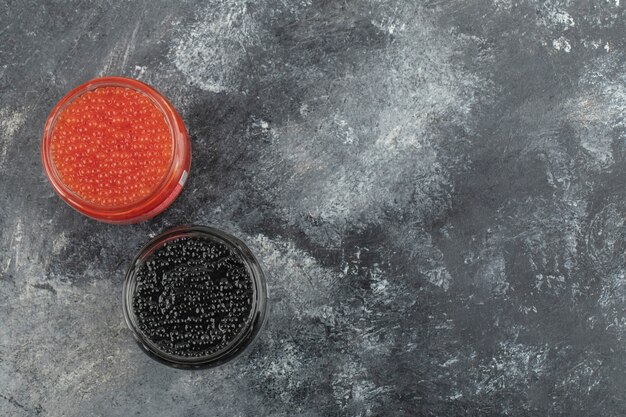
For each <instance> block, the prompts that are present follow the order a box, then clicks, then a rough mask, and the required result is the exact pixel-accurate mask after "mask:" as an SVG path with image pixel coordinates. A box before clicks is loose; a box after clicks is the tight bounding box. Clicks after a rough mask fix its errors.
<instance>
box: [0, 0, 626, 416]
mask: <svg viewBox="0 0 626 417" xmlns="http://www.w3.org/2000/svg"><path fill="white" fill-rule="evenodd" d="M625 15H626V13H625V5H624V4H620V0H611V1H600V0H598V1H566V0H563V1H558V0H553V1H547V2H545V1H538V2H532V1H522V0H515V1H514V0H471V1H452V0H429V1H409V0H405V1H403V0H393V1H376V0H358V1H352V0H346V1H339V0H337V1H319V0H297V1H287V0H265V1H259V2H252V1H243V0H223V1H217V0H210V1H200V0H189V1H180V2H172V1H154V0H152V1H147V0H146V1H143V2H142V1H132V2H131V1H113V0H98V1H32V0H22V1H6V0H0V198H1V199H2V200H1V204H0V415H2V416H17V417H19V416H36V415H42V416H81V417H85V416H135V415H137V416H180V417H189V416H229V417H230V416H261V415H263V416H307V417H313V416H500V415H509V416H542V417H543V416H557V415H563V416H623V415H625V414H626V389H625V388H626V386H625V383H626V278H625V277H624V267H625V266H626V256H625V251H626V225H625V215H626V201H625V199H624V197H625V195H624V194H625V191H626V190H625V187H624V185H625V181H624V178H625V177H624V174H625V171H626V119H625V117H626V60H625V59H624V53H625V49H624V47H625V44H624V43H625V38H626V36H625V35H626V20H625V17H626V16H625ZM101 75H123V76H129V77H134V78H138V79H140V80H142V81H144V82H147V83H149V84H151V85H153V86H154V87H155V88H157V89H158V90H160V91H161V92H162V93H163V94H165V95H166V96H167V97H168V98H169V99H170V100H171V101H172V102H173V103H174V105H175V106H176V107H177V108H178V110H179V111H180V113H181V115H182V117H183V119H184V120H185V122H186V124H187V126H188V129H189V132H190V137H191V141H192V145H193V162H192V169H191V175H190V178H189V182H188V183H187V185H186V187H185V189H184V190H183V193H182V194H181V196H180V197H179V198H178V199H177V200H176V201H175V202H174V204H173V205H172V206H171V207H170V208H169V209H168V210H167V211H166V212H165V213H164V214H162V215H161V216H159V217H158V218H156V219H154V220H152V221H149V222H146V223H143V224H139V225H134V226H111V225H106V224H101V223H97V222H95V221H92V220H89V219H87V218H85V217H82V216H81V215H79V214H77V213H75V212H74V211H72V210H71V209H70V208H69V207H68V206H66V205H65V204H64V203H63V202H62V201H61V200H60V199H59V198H58V197H57V196H56V195H55V194H54V192H53V190H52V188H51V186H50V185H49V184H48V182H47V180H46V178H45V176H44V174H43V171H42V166H41V163H40V159H39V142H40V137H41V133H42V128H43V124H44V121H45V118H46V116H47V115H48V112H49V111H50V109H51V108H52V106H53V105H54V104H55V103H56V101H57V100H58V99H59V98H60V97H61V96H62V95H63V94H64V93H65V92H67V91H68V90H69V89H71V88H72V87H74V86H76V85H78V84H79V83H82V82H84V81H86V80H88V79H90V78H93V77H97V76H101ZM185 223H196V224H207V225H214V226H216V227H219V228H222V229H224V230H226V231H228V232H231V233H233V234H235V235H237V236H239V237H241V238H242V239H243V240H244V241H246V242H247V243H248V244H249V246H250V247H251V248H252V250H253V251H254V252H255V253H256V254H257V255H258V257H259V259H260V260H261V262H262V264H263V266H264V268H265V271H266V273H267V275H268V279H269V287H270V292H271V315H270V319H269V322H268V326H267V327H266V328H265V330H264V332H263V333H262V335H261V336H260V339H259V340H258V342H257V343H256V344H255V346H254V347H253V348H252V349H251V351H250V352H249V354H248V355H247V356H245V357H242V358H240V359H239V360H238V361H236V362H234V363H231V364H229V365H227V366H225V367H223V368H219V369H213V370H206V371H199V372H189V371H180V370H174V369H170V368H168V367H165V366H163V365H160V364H158V363H157V362H154V361H152V360H151V359H149V358H148V357H147V356H146V355H145V354H144V353H142V352H141V350H140V349H139V348H138V347H137V346H136V345H135V344H134V342H133V340H132V337H131V335H130V332H129V331H128V330H127V329H126V327H125V324H124V321H123V317H122V310H121V289H122V282H123V278H124V273H125V270H126V268H127V266H128V265H129V263H130V261H131V259H132V257H133V256H134V254H135V253H136V252H137V250H138V249H139V248H140V247H141V245H142V244H143V243H145V242H146V241H147V240H148V239H149V237H151V236H154V235H155V234H157V233H159V232H161V231H163V230H164V229H166V228H168V227H170V226H173V225H179V224H185Z"/></svg>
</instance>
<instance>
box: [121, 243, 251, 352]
mask: <svg viewBox="0 0 626 417" xmlns="http://www.w3.org/2000/svg"><path fill="white" fill-rule="evenodd" d="M135 279H136V287H135V291H134V294H133V296H132V309H133V312H134V315H135V317H136V321H137V327H138V329H139V330H140V331H141V332H142V333H143V334H144V335H145V336H146V337H147V338H148V339H149V340H150V341H151V342H152V343H154V344H155V345H156V346H157V347H158V348H159V349H160V350H162V351H163V352H166V353H168V354H171V355H176V356H179V357H189V358H194V357H202V356H207V355H212V354H214V353H216V352H219V351H221V350H223V349H225V348H227V347H228V346H229V344H230V343H231V342H233V341H234V340H235V339H236V338H237V336H238V335H240V333H241V332H242V331H243V330H245V328H246V327H247V326H248V325H249V322H250V320H251V319H252V317H251V316H252V310H253V299H254V283H253V279H252V277H251V275H250V271H249V270H248V268H247V267H246V264H245V262H244V260H243V259H242V258H241V256H240V255H239V254H238V253H236V252H235V251H233V250H232V249H230V248H229V247H227V246H226V245H224V244H223V243H220V242H218V241H215V240H212V239H208V238H204V237H200V236H184V237H177V238H174V239H173V240H169V241H167V242H166V243H164V244H163V245H162V246H160V247H157V248H156V249H155V250H154V251H153V252H152V253H151V254H150V255H149V256H148V258H147V259H145V261H144V262H143V263H142V264H141V265H140V266H139V267H138V269H137V271H136V273H135Z"/></svg>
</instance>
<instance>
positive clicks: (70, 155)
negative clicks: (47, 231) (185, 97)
mask: <svg viewBox="0 0 626 417" xmlns="http://www.w3.org/2000/svg"><path fill="white" fill-rule="evenodd" d="M50 145H51V157H52V163H53V165H54V168H55V170H56V172H57V175H58V177H59V179H60V180H61V182H63V184H64V185H65V186H66V187H67V188H68V189H69V190H71V191H72V192H74V193H75V194H76V195H78V196H79V197H80V198H81V199H83V200H84V201H86V202H88V203H91V204H94V205H98V206H103V207H109V208H114V207H123V206H127V205H131V204H134V203H137V202H139V201H141V200H143V199H144V198H146V197H148V196H149V195H151V194H152V193H154V192H155V190H156V189H157V188H158V187H159V186H160V185H161V184H162V182H163V180H164V178H165V177H166V175H167V173H168V170H169V168H170V163H171V160H172V153H173V143H172V134H171V132H170V128H169V126H168V124H167V121H166V120H165V117H164V115H163V113H162V112H161V110H159V108H158V107H157V106H156V105H155V104H154V103H153V102H152V100H151V99H150V98H148V97H147V96H145V95H144V94H142V93H140V92H138V91H135V90H132V89H130V88H125V87H117V86H111V87H99V88H96V89H94V90H92V91H88V92H85V93H84V94H81V95H80V96H78V97H77V98H75V99H74V100H72V101H71V102H70V103H68V104H67V105H66V106H65V108H64V109H63V110H62V111H61V112H60V114H59V115H58V118H57V120H56V123H55V125H54V129H53V131H52V134H51V141H50Z"/></svg>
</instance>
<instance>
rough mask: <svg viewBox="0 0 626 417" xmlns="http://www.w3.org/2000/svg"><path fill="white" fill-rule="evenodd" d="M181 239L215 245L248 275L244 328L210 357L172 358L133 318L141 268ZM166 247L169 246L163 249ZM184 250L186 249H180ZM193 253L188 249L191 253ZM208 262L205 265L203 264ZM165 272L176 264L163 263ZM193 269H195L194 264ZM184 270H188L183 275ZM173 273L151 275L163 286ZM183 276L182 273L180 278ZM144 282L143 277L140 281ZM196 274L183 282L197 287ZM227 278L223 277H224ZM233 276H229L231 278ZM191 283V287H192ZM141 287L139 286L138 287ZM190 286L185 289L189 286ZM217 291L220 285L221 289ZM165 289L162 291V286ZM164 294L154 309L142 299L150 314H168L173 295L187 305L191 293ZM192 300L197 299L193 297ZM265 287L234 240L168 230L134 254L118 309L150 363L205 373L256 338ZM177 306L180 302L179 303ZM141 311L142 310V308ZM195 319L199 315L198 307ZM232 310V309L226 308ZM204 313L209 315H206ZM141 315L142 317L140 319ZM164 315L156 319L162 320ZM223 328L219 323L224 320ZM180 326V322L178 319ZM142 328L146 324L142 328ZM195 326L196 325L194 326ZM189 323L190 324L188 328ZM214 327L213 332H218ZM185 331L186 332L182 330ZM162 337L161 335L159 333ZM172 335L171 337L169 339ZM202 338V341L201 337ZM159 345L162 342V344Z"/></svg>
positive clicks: (209, 231) (213, 232)
mask: <svg viewBox="0 0 626 417" xmlns="http://www.w3.org/2000/svg"><path fill="white" fill-rule="evenodd" d="M183 238H192V239H193V238H196V239H197V238H200V239H202V240H207V241H209V242H211V243H214V244H216V245H220V247H221V245H223V246H225V247H226V248H227V249H228V251H229V252H230V254H232V255H235V256H236V257H238V258H239V260H241V263H242V264H243V265H245V270H246V271H247V276H248V277H249V280H250V281H251V296H250V298H249V301H248V303H249V305H250V311H249V314H247V315H246V320H245V324H243V325H242V326H240V327H239V328H238V330H237V331H236V333H233V336H232V337H230V338H229V339H228V340H227V341H226V343H224V345H223V346H221V347H220V348H219V350H217V351H214V352H212V353H210V354H206V355H202V356H191V357H190V356H184V355H179V354H174V353H172V352H167V351H166V349H164V348H162V346H163V345H162V344H161V346H159V342H155V340H153V339H151V337H150V336H149V335H147V334H146V332H144V331H142V330H141V326H140V322H141V318H140V317H138V315H137V312H136V311H135V310H136V308H137V305H136V304H135V303H136V301H135V300H136V297H135V296H136V294H141V291H142V290H141V288H139V282H138V276H139V274H140V273H142V272H141V271H142V270H143V271H145V270H146V265H147V263H149V262H152V263H153V264H154V263H156V262H155V259H156V256H153V255H154V254H155V252H158V251H161V252H163V251H169V250H173V249H170V248H171V247H172V243H174V244H175V243H176V242H177V241H178V242H181V241H183V240H184V239H183ZM166 244H168V245H166ZM185 250H187V249H185ZM190 250H192V249H190ZM207 262H210V261H207ZM166 263H167V265H168V267H169V265H170V263H171V265H176V262H174V261H171V259H167V261H166ZM196 265H197V264H196ZM184 268H185V269H184V271H188V270H192V268H193V267H192V266H189V265H185V267H184ZM187 268H189V269H187ZM173 270H174V267H172V268H171V269H169V268H168V269H167V270H166V272H164V273H163V275H159V273H156V274H154V275H153V276H154V279H155V280H159V281H163V280H164V275H166V274H167V275H168V278H169V277H171V276H172V275H173V274H174V273H175V272H172V271H173ZM185 273H186V272H185ZM144 276H145V275H144ZM197 276H198V275H197V274H196V275H194V274H193V273H192V274H191V275H190V277H192V278H186V282H187V283H189V282H198V279H197ZM226 276H228V274H226ZM231 276H232V274H231ZM209 279H210V280H216V278H214V277H210V278H209ZM194 280H195V281H194ZM142 285H143V284H142ZM146 285H147V286H148V287H149V288H150V289H152V288H153V286H152V284H148V283H146ZM188 285H189V284H188ZM220 285H221V284H220ZM163 287H165V285H163ZM166 292H167V291H165V290H163V291H162V292H160V293H159V294H160V295H159V297H158V303H159V305H158V306H155V303H156V302H155V301H154V300H153V299H149V300H146V299H143V300H142V302H144V303H146V304H152V306H153V307H154V308H155V309H158V310H160V309H161V308H162V307H163V306H166V308H167V303H168V301H167V298H169V296H170V294H174V293H175V294H176V297H178V298H179V299H181V298H182V299H183V300H184V301H183V303H187V302H188V301H187V300H189V298H187V297H189V296H190V292H189V291H185V290H184V289H183V290H182V291H181V289H180V287H178V288H177V289H176V290H174V291H171V292H169V293H168V295H166ZM196 296H197V295H196ZM208 296H209V297H213V296H215V294H208ZM267 299H268V294H267V284H266V281H265V276H264V274H263V271H262V270H261V267H260V265H259V262H258V261H257V260H256V258H255V257H254V255H253V254H252V252H250V250H249V249H248V247H247V246H246V245H245V244H244V243H243V242H242V241H240V240H239V239H237V238H236V237H234V236H231V235H229V234H227V233H225V232H222V231H220V230H217V229H214V228H211V227H206V226H179V227H175V228H173V229H170V230H168V231H166V232H164V233H162V234H160V235H158V236H156V237H155V238H153V239H152V240H150V242H148V243H147V244H146V245H145V246H144V247H143V248H142V249H141V251H140V252H139V254H138V255H137V256H136V257H135V259H134V260H133V262H132V264H131V266H130V268H129V269H128V272H127V274H126V280H125V282H124V287H123V297H122V305H123V310H124V318H125V320H126V324H127V325H128V327H129V329H130V330H131V331H132V333H133V336H134V338H135V340H136V341H137V343H138V344H139V346H140V347H141V349H142V350H143V351H144V352H146V353H147V354H148V355H149V356H150V357H152V358H153V359H155V360H157V361H159V362H161V363H164V364H166V365H169V366H172V367H175V368H184V369H199V368H210V367H214V366H218V365H221V364H224V363H226V362H228V361H230V360H232V359H234V358H235V357H237V356H238V355H240V354H241V353H242V352H244V351H245V350H246V349H247V348H248V347H249V346H250V345H251V344H252V342H253V341H254V340H255V338H256V336H257V335H258V334H259V332H260V330H261V329H262V327H263V326H264V324H265V319H266V310H267ZM179 303H180V301H179ZM144 305H145V304H144ZM231 306H232V304H231ZM191 308H192V309H193V308H196V310H195V313H198V310H197V307H196V306H192V307H191ZM229 308H232V307H229ZM207 311H208V310H207ZM171 312H172V310H171V309H170V310H169V312H168V313H167V314H171ZM203 312H204V310H203ZM139 314H141V313H139ZM162 315H163V314H161V316H162ZM221 320H222V323H223V322H224V320H223V319H221ZM183 321H184V319H183ZM144 323H145V322H144ZM193 323H197V322H193ZM193 323H190V325H191V326H192V325H193ZM207 323H208V321H207V320H206V319H205V322H204V323H201V324H200V325H199V328H200V329H205V327H204V325H205V324H207ZM220 326H221V324H220V325H218V327H220ZM186 328H187V326H185V329H186ZM208 328H209V326H207V327H206V329H207V330H200V333H202V332H206V333H208V332H209V330H208ZM200 333H197V334H196V335H195V336H196V337H197V336H198V335H199V334H200ZM159 334H162V333H159ZM169 334H171V333H169ZM202 337H203V338H204V337H205V336H204V335H203V336H202ZM162 340H167V338H166V339H162Z"/></svg>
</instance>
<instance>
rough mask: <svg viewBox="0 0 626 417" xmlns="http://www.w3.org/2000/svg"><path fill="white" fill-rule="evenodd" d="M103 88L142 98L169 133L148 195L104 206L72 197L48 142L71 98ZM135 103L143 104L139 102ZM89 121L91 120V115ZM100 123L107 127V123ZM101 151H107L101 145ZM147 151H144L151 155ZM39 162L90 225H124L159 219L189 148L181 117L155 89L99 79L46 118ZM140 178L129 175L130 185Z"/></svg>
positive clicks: (184, 170)
mask: <svg viewBox="0 0 626 417" xmlns="http://www.w3.org/2000/svg"><path fill="white" fill-rule="evenodd" d="M107 88H108V89H109V90H114V89H118V90H119V89H123V91H129V90H130V92H134V93H136V94H135V97H145V98H147V99H148V102H149V103H150V104H151V105H153V106H154V107H155V108H156V109H157V111H158V112H160V113H161V115H162V116H163V119H164V122H165V124H166V125H167V129H168V130H169V136H170V140H171V152H170V154H169V161H168V160H167V159H166V160H163V161H162V162H163V164H164V165H163V172H164V174H163V175H162V176H160V175H159V176H157V177H156V179H155V182H154V186H153V187H151V189H150V191H148V192H146V195H142V196H141V197H140V198H138V199H135V200H132V201H130V202H128V203H119V204H118V203H115V204H106V205H104V204H97V203H94V202H93V201H89V200H88V199H86V198H84V197H81V195H79V193H77V192H75V191H74V190H72V189H71V188H70V187H69V186H68V185H67V184H66V183H64V181H63V180H62V179H61V175H60V173H59V171H58V170H57V166H56V165H55V162H54V155H53V137H54V134H55V127H56V126H57V122H58V121H59V118H60V116H61V115H62V114H63V113H64V111H65V110H66V109H68V106H70V105H72V103H74V102H75V100H76V99H78V98H79V97H82V96H83V95H84V94H86V93H90V92H94V91H95V90H97V89H101V90H100V92H103V91H105V90H107ZM122 95H123V94H122ZM85 97H87V96H85ZM140 99H141V100H144V99H142V98H140ZM144 101H145V100H144ZM76 103H78V102H76ZM113 104H120V103H115V100H113ZM113 104H110V103H109V104H102V107H101V109H102V110H101V111H102V112H104V113H105V114H106V112H107V111H108V110H109V109H108V108H107V107H106V106H113ZM121 107H123V106H121ZM68 117H69V116H68ZM90 117H92V118H93V116H90ZM138 117H141V116H138ZM131 119H132V118H131ZM89 121H90V122H92V120H89ZM105 122H109V123H110V120H109V121H105ZM105 122H103V123H105ZM160 123H163V121H162V120H160ZM128 124H129V125H132V124H133V121H132V120H130V121H129V122H128ZM85 128H87V126H85ZM163 129H165V128H163ZM128 137H129V142H132V139H133V137H132V135H130V134H129V136H128ZM90 143H92V142H87V143H86V144H85V145H83V146H86V147H89V146H90ZM166 143H167V142H166ZM168 145H169V144H168ZM104 146H105V147H106V144H105V145H104ZM71 149H72V148H71V147H70V148H69V150H64V151H65V152H69V151H71ZM168 150H169V149H168ZM111 151H113V150H111ZM147 151H148V152H149V151H150V150H147ZM144 158H145V156H144ZM41 160H42V163H43V166H44V170H45V173H46V176H47V177H48V180H49V181H50V183H51V184H52V186H53V188H54V190H55V191H56V192H57V194H58V195H59V196H60V197H61V199H63V201H65V202H66V203H67V204H69V205H70V206H71V207H72V208H74V209H75V210H77V211H78V212H80V213H82V214H84V215H86V216H88V217H91V218H93V219H95V220H99V221H103V222H106V223H114V224H128V223H138V222H141V221H145V220H148V219H150V218H152V217H154V216H156V215H158V214H159V213H161V212H162V211H163V210H165V209H166V208H167V207H168V206H169V205H170V204H171V203H172V202H173V201H174V199H175V198H176V197H177V196H178V195H179V194H180V192H181V190H182V187H183V185H184V184H185V181H186V179H187V176H188V173H189V168H190V165H191V146H190V143H189V139H188V136H187V131H186V129H185V125H184V123H183V121H182V119H181V117H180V116H179V114H178V113H177V112H176V110H175V109H174V107H173V106H172V105H171V104H170V103H169V102H168V101H167V100H166V99H165V98H164V97H163V96H162V95H161V94H159V93H158V92H157V91H156V90H155V89H153V88H152V87H150V86H148V85H146V84H144V83H142V82H140V81H137V80H133V79H129V78H123V77H103V78H96V79H93V80H91V81H88V82H86V83H84V84H82V85H79V86H78V87H76V88H74V89H73V90H72V91H70V92H69V93H67V94H66V95H65V96H64V97H63V98H62V99H61V100H59V102H58V103H57V104H56V105H55V106H54V108H53V109H52V111H51V112H50V115H49V116H48V119H47V120H46V124H45V127H44V131H43V138H42V142H41ZM148 163H149V162H148ZM96 165H97V164H96ZM97 168H98V169H99V168H100V166H97ZM114 169H116V168H111V172H115V171H114ZM77 172H78V174H77V176H78V177H80V175H81V174H80V171H78V170H77ZM142 174H145V172H133V173H132V175H133V176H134V179H133V180H132V181H135V182H134V183H133V184H136V183H137V182H136V178H137V176H141V175H142ZM127 179H128V177H125V178H124V180H125V181H126V180H127ZM128 181H129V182H130V181H131V180H130V179H128ZM131 185H132V184H131ZM93 192H94V193H95V194H97V192H98V189H97V187H96V191H93Z"/></svg>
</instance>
